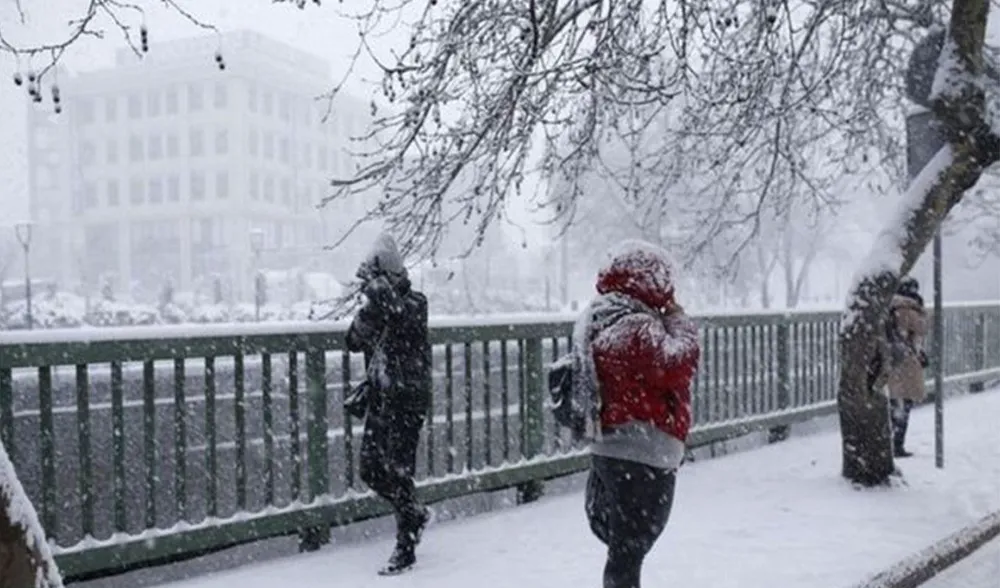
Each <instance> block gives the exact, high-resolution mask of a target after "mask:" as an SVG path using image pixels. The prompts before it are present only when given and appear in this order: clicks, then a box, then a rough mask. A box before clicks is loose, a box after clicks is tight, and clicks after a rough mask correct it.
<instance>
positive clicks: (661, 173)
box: [324, 0, 943, 253]
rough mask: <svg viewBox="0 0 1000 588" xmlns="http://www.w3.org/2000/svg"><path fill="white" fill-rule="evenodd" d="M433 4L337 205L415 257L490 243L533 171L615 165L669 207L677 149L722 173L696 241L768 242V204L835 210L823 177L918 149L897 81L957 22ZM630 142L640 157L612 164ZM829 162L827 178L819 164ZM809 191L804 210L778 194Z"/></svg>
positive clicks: (675, 6)
mask: <svg viewBox="0 0 1000 588" xmlns="http://www.w3.org/2000/svg"><path fill="white" fill-rule="evenodd" d="M411 3H412V1H404V2H402V3H401V4H400V5H391V4H390V3H389V2H388V0H375V1H374V2H373V3H372V4H373V5H374V6H376V7H377V8H378V9H375V8H373V9H371V11H370V12H368V13H367V14H368V16H367V17H359V28H360V31H359V32H360V34H361V37H362V40H363V41H362V42H363V43H365V42H367V41H366V40H365V39H366V37H367V36H368V35H370V34H372V33H371V30H372V26H371V25H370V24H369V21H371V20H386V18H387V17H386V16H385V14H386V13H391V12H394V11H395V12H398V11H399V10H401V9H400V8H398V6H402V5H410V4H411ZM420 6H422V7H423V8H422V10H421V13H420V16H419V18H418V19H417V24H416V26H415V27H414V31H415V32H414V35H413V38H412V42H411V43H410V45H409V48H408V49H407V50H406V51H405V52H404V54H403V55H402V56H400V57H399V58H398V59H395V60H393V62H392V63H385V64H383V70H384V74H385V80H384V81H383V86H382V89H381V92H382V94H383V95H384V98H385V99H384V100H383V99H382V98H378V99H376V100H373V111H374V112H376V113H377V118H376V122H375V126H374V129H373V130H372V132H371V133H370V134H369V135H366V136H364V137H359V138H358V139H359V141H358V143H359V144H364V145H365V147H364V148H363V149H361V150H360V152H359V153H358V155H359V156H360V157H361V159H362V160H363V163H362V164H361V165H360V167H359V169H358V170H357V173H356V174H355V175H354V176H353V177H347V178H337V179H335V180H334V182H333V191H332V193H331V194H330V195H329V196H328V197H327V198H326V199H325V200H324V202H331V201H334V200H336V199H338V198H344V197H347V196H351V195H358V194H366V195H369V197H370V200H369V202H370V206H369V208H368V214H367V215H366V216H365V218H364V219H361V220H359V222H358V224H359V225H360V224H362V223H364V222H367V221H370V220H375V221H384V222H385V223H386V224H387V225H388V228H389V229H390V230H392V231H393V232H394V233H395V234H397V235H399V236H400V240H401V243H402V244H403V246H404V248H405V249H407V250H408V251H413V250H417V249H422V250H423V251H424V252H430V253H433V252H434V251H435V249H436V248H437V245H438V244H439V243H440V240H441V236H442V233H443V232H444V230H445V227H446V226H447V225H448V224H449V222H451V221H460V222H463V223H467V224H470V225H472V226H474V227H477V229H478V230H479V233H480V234H481V233H482V232H484V231H485V227H486V226H487V225H488V224H489V223H491V222H494V221H496V220H497V219H499V218H502V217H503V216H504V212H505V206H506V205H507V204H508V203H509V202H510V200H511V199H512V198H514V197H515V194H517V193H518V192H519V191H520V189H521V188H522V187H523V185H524V183H525V178H526V176H528V175H530V174H532V173H537V174H538V176H539V178H541V179H543V180H545V179H551V178H556V179H564V180H568V181H569V183H570V185H571V186H572V185H573V184H574V183H575V182H577V181H579V180H580V178H581V177H582V176H584V175H585V174H587V173H591V172H594V171H595V170H599V169H600V170H601V173H602V174H603V175H607V176H612V177H614V176H617V177H618V179H617V180H616V183H618V184H620V185H621V189H622V190H623V192H624V193H625V195H626V197H629V198H641V199H643V200H645V201H647V202H649V203H651V204H653V203H655V202H656V201H657V200H663V199H665V198H664V197H663V196H662V195H663V194H666V193H669V192H670V191H671V190H670V189H671V187H672V186H674V185H675V184H676V174H674V173H673V171H672V170H673V169H674V168H675V166H674V165H672V162H671V159H672V157H673V155H674V154H676V153H678V152H680V153H685V154H686V155H687V159H686V162H685V163H686V167H687V168H688V169H689V170H690V172H689V173H691V174H694V175H701V176H704V181H702V182H700V184H701V187H700V188H697V189H698V190H702V191H704V190H712V191H713V194H712V197H711V198H702V199H701V200H700V202H699V203H698V205H697V206H698V208H697V210H696V211H695V212H696V213H697V214H698V215H699V217H700V218H701V222H696V223H693V224H694V225H697V226H700V227H701V228H702V229H703V232H704V234H702V235H699V236H698V239H697V241H698V242H700V243H702V244H704V245H706V246H707V244H708V243H709V242H710V241H711V240H712V239H713V238H714V237H715V236H717V235H718V234H720V233H722V232H725V231H728V230H731V229H733V228H734V227H737V228H738V227H748V228H747V229H745V230H743V233H744V235H743V237H744V238H746V239H749V238H751V237H754V236H756V235H757V234H758V231H759V223H758V222H757V220H758V216H759V215H760V213H761V211H762V210H763V209H764V208H767V207H768V206H772V207H773V206H777V204H775V203H776V202H778V201H780V200H781V199H782V198H790V197H800V198H801V197H806V198H808V197H811V198H815V199H817V200H823V199H827V198H829V197H830V196H829V190H828V186H827V185H826V184H824V183H822V182H818V181H817V177H819V176H821V175H825V176H827V177H830V176H836V175H841V174H843V173H845V172H846V173H850V172H851V171H852V168H854V167H857V165H858V163H859V161H860V160H861V157H859V154H860V153H865V154H866V156H865V157H866V158H865V161H864V163H865V164H866V165H872V166H874V165H876V164H877V163H878V162H880V161H881V160H882V159H883V158H884V157H885V156H886V154H890V153H894V152H898V151H900V149H899V143H898V139H897V137H896V136H895V133H894V132H893V130H892V128H891V126H890V125H889V124H887V121H886V120H885V107H886V105H887V104H892V103H898V102H899V93H898V88H897V87H895V86H894V85H892V84H886V83H885V80H886V79H888V78H891V77H893V76H897V75H898V69H899V67H900V65H901V64H902V63H903V62H904V61H905V60H904V58H903V50H904V49H903V48H905V47H906V45H907V43H908V42H909V41H908V39H909V38H910V37H911V36H912V34H913V31H914V29H915V28H916V27H920V26H926V23H927V22H928V20H929V19H932V18H933V17H935V16H937V17H941V16H942V15H943V12H942V8H943V2H941V1H939V0H934V1H930V2H925V3H920V5H919V6H916V7H914V6H913V4H912V3H908V2H902V1H899V2H895V1H883V0H879V1H877V2H875V1H872V2H851V3H831V2H819V1H812V0H802V1H801V2H797V3H795V5H794V7H792V6H790V5H788V4H787V3H786V2H781V1H776V0H767V1H762V0H735V1H734V0H708V1H706V2H699V3H697V5H695V4H693V3H690V2H685V1H680V0H674V1H667V0H660V1H654V2H650V1H648V0H647V1H642V0H505V1H502V2H501V1H499V0H481V1H478V2H459V1H457V0H456V1H443V0H442V1H440V2H431V3H421V4H420ZM793 8H794V9H793ZM376 15H377V17H376ZM386 101H388V102H390V104H389V105H385V104H384V102H386ZM614 143H626V144H636V145H641V149H639V151H641V152H640V153H636V154H633V155H634V156H633V157H632V158H631V160H630V161H628V162H617V163H615V164H614V165H608V164H607V162H605V161H604V160H605V159H606V158H607V155H608V154H607V153H606V148H607V147H608V146H609V145H611V144H614ZM803 146H812V147H813V148H814V149H816V153H815V157H806V156H805V154H806V153H808V149H807V148H804V147H803ZM539 150H540V151H543V152H544V153H543V155H538V153H537V152H538V151H539ZM873 150H874V151H873ZM869 152H872V157H871V158H868V157H867V154H868V153H869ZM817 160H820V161H825V162H826V163H825V164H824V165H826V166H827V168H828V169H824V170H822V173H820V172H819V170H817V169H811V168H816V167H817V165H816V163H815V161H817ZM638 178H641V180H639V179H638ZM791 179H794V180H795V181H796V182H797V183H798V185H799V186H801V188H802V190H801V194H800V195H798V196H790V195H788V194H786V193H783V191H782V190H781V189H780V188H778V187H777V186H780V185H785V184H789V183H791V181H790V180H791ZM579 195H580V189H578V188H576V187H575V186H574V187H573V188H572V189H571V191H570V193H569V196H568V197H563V198H560V199H558V200H557V201H556V202H551V201H547V200H546V199H545V198H539V197H535V198H533V201H532V202H533V204H534V205H535V206H537V207H539V208H549V209H550V210H551V213H552V214H551V215H550V216H552V217H560V216H570V217H571V216H572V213H573V211H574V204H575V200H576V198H577V197H578V196H579ZM529 198H530V196H529ZM691 200H692V201H695V200H697V199H695V198H692V199H691ZM345 238H346V236H345Z"/></svg>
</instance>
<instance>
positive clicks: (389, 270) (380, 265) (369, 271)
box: [357, 233, 408, 281]
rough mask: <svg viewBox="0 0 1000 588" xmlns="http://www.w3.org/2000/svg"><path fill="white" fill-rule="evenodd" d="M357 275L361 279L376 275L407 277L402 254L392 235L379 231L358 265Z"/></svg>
mask: <svg viewBox="0 0 1000 588" xmlns="http://www.w3.org/2000/svg"><path fill="white" fill-rule="evenodd" d="M357 277H358V279H360V280H362V281H368V280H371V279H373V278H377V277H386V278H389V279H390V280H392V281H399V280H402V279H404V278H407V277H408V274H407V271H406V265H405V264H404V263H403V255H402V254H401V253H400V252H399V246H398V245H396V240H395V239H393V238H392V235H390V234H388V233H381V234H380V235H379V236H378V237H376V238H375V241H374V242H373V243H372V245H371V247H370V248H369V250H368V253H367V255H365V259H364V261H362V262H361V265H360V266H359V267H358V272H357Z"/></svg>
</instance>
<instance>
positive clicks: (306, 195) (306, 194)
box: [302, 184, 313, 209]
mask: <svg viewBox="0 0 1000 588" xmlns="http://www.w3.org/2000/svg"><path fill="white" fill-rule="evenodd" d="M312 198H313V196H312V186H310V185H309V184H306V185H305V186H303V187H302V208H303V209H305V208H309V205H310V204H311V203H312Z"/></svg>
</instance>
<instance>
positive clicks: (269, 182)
mask: <svg viewBox="0 0 1000 588" xmlns="http://www.w3.org/2000/svg"><path fill="white" fill-rule="evenodd" d="M264 201H265V202H274V178H273V177H271V176H267V177H266V178H264Z"/></svg>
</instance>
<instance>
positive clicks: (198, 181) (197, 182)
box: [191, 171, 205, 200]
mask: <svg viewBox="0 0 1000 588" xmlns="http://www.w3.org/2000/svg"><path fill="white" fill-rule="evenodd" d="M204 199H205V174H204V172H200V171H193V172H191V200H204Z"/></svg>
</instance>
